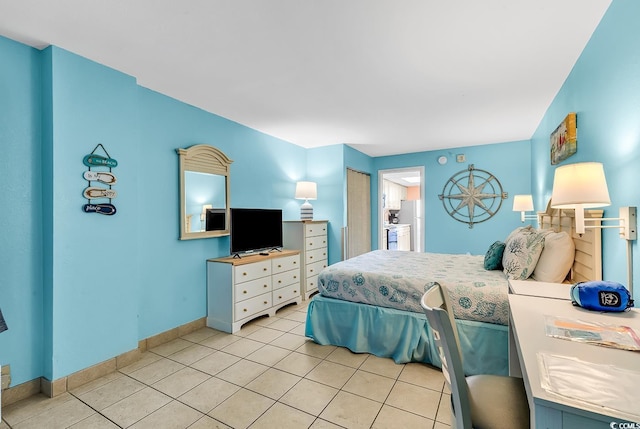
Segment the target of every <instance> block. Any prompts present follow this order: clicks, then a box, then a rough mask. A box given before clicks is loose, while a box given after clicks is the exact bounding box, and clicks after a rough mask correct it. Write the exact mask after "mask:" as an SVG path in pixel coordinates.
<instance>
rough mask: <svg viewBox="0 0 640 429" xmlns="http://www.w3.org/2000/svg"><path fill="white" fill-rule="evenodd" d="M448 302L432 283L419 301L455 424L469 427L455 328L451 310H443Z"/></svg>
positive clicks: (461, 428)
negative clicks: (429, 330)
mask: <svg viewBox="0 0 640 429" xmlns="http://www.w3.org/2000/svg"><path fill="white" fill-rule="evenodd" d="M448 304H449V296H448V294H447V293H446V292H445V291H443V290H442V288H441V287H440V286H439V285H434V286H432V287H431V289H429V290H428V291H427V292H425V294H424V295H423V296H422V300H421V305H422V308H423V309H424V312H425V314H426V315H427V320H428V321H429V326H430V327H431V330H432V331H433V337H434V339H435V342H436V347H437V350H438V354H439V355H440V361H441V362H442V374H443V375H444V378H445V380H446V382H447V385H448V387H449V389H450V390H451V401H452V405H453V415H454V418H455V427H456V428H457V429H471V408H470V406H469V390H468V387H467V380H466V378H465V374H464V370H463V367H462V355H461V354H460V341H459V339H458V330H457V328H456V324H455V319H454V318H453V310H450V311H447V309H451V308H452V307H451V306H450V305H448Z"/></svg>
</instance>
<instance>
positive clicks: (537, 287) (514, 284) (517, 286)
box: [509, 280, 573, 300]
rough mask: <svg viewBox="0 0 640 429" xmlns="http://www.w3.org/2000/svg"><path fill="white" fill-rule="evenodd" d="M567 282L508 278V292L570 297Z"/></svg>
mask: <svg viewBox="0 0 640 429" xmlns="http://www.w3.org/2000/svg"><path fill="white" fill-rule="evenodd" d="M571 286H573V285H572V284H569V283H546V282H536V281H532V280H509V293H511V294H515V295H527V296H539V297H544V298H554V299H568V300H570V299H571Z"/></svg>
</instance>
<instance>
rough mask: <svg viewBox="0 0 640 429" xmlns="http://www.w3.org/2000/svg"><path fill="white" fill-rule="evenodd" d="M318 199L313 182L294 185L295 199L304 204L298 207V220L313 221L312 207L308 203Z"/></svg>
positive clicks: (316, 189)
mask: <svg viewBox="0 0 640 429" xmlns="http://www.w3.org/2000/svg"><path fill="white" fill-rule="evenodd" d="M317 198H318V188H317V186H316V183H315V182H298V183H296V199H297V200H304V203H302V205H301V206H300V219H301V220H312V219H313V206H312V205H311V203H309V200H315V199H317Z"/></svg>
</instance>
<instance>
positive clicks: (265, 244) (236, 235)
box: [230, 208, 282, 255]
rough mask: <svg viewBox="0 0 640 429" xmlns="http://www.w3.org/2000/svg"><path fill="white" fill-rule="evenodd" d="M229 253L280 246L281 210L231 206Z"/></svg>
mask: <svg viewBox="0 0 640 429" xmlns="http://www.w3.org/2000/svg"><path fill="white" fill-rule="evenodd" d="M230 211H231V213H230V216H231V219H230V221H231V231H230V232H231V234H230V235H231V237H230V240H231V254H232V255H239V254H240V253H247V252H255V251H260V250H271V249H279V248H281V247H282V210H280V209H243V208H231V209H230Z"/></svg>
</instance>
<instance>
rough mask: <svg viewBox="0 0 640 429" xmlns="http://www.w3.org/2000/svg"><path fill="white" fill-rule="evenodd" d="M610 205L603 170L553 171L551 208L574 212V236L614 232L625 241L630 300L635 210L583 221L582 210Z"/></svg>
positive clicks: (595, 166) (586, 166) (586, 165)
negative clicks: (594, 232) (610, 216)
mask: <svg viewBox="0 0 640 429" xmlns="http://www.w3.org/2000/svg"><path fill="white" fill-rule="evenodd" d="M609 205H611V199H610V198H609V188H608V187H607V179H606V177H605V175H604V167H603V166H602V163H599V162H581V163H577V164H568V165H563V166H561V167H558V168H556V171H555V174H554V178H553V191H552V193H551V207H553V208H556V209H574V210H575V219H576V233H577V234H584V232H585V230H586V229H595V228H598V229H601V228H617V229H618V230H619V231H620V238H622V239H624V240H627V283H628V288H629V292H630V293H631V295H632V296H633V261H632V253H631V252H632V247H631V241H632V240H635V239H636V238H637V216H636V211H637V209H636V207H620V211H619V213H620V214H619V217H616V218H602V219H585V218H584V209H592V208H597V207H606V206H609ZM607 221H617V223H618V224H617V225H601V224H597V225H585V223H586V222H607Z"/></svg>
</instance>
